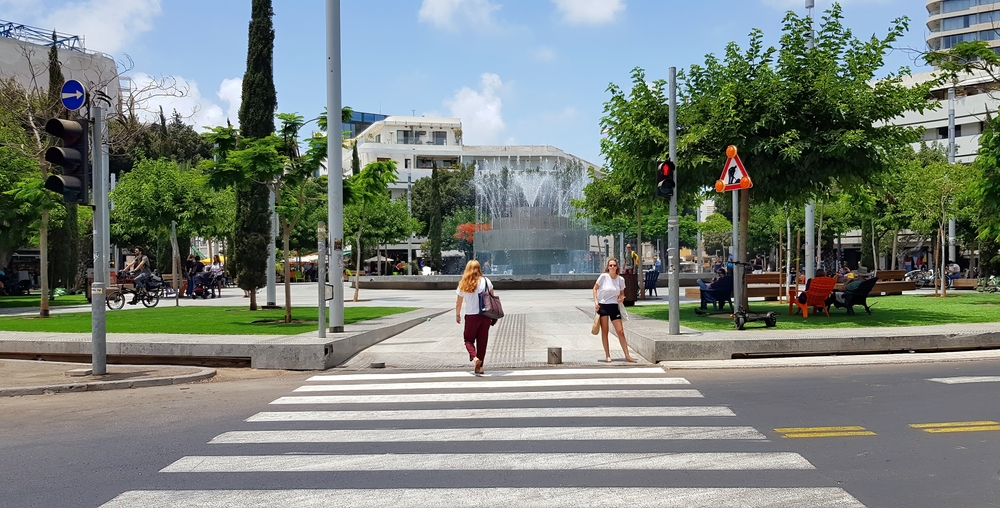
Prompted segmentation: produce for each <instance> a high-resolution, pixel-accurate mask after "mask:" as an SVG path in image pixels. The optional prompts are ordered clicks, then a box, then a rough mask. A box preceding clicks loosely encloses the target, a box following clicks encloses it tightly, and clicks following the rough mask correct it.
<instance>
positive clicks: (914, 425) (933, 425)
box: [910, 420, 1000, 429]
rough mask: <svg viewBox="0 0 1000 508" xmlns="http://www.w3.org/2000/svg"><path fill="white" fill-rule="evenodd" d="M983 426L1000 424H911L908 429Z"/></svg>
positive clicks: (985, 422) (982, 422)
mask: <svg viewBox="0 0 1000 508" xmlns="http://www.w3.org/2000/svg"><path fill="white" fill-rule="evenodd" d="M984 425H1000V423H997V422H994V421H989V420H986V421H979V422H941V423H911V424H910V427H913V428H914V429H935V428H944V427H979V426H984Z"/></svg>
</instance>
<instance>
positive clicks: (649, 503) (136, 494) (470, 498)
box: [104, 487, 864, 508]
mask: <svg viewBox="0 0 1000 508" xmlns="http://www.w3.org/2000/svg"><path fill="white" fill-rule="evenodd" d="M595 505H599V506H601V507H603V508H774V507H785V506H787V507H804V506H808V507H809V508H864V505H863V504H861V503H860V502H858V500H856V499H854V498H853V497H851V495H850V494H848V493H847V492H845V491H844V490H843V489H840V488H836V487H819V488H804V487H797V488H795V487H793V488H656V487H627V488H586V487H578V488H572V487H569V488H483V487H476V488H473V489H440V488H428V489H337V490H238V491H225V490H222V491H220V490H180V491H163V490H138V491H132V492H126V493H125V494H122V495H121V496H118V497H117V498H115V499H113V500H111V502H109V503H107V504H105V505H104V508H131V507H139V506H141V507H144V508H160V507H163V508H203V507H206V506H238V507H239V508H273V507H275V506H295V507H297V508H327V507H329V506H350V507H352V508H369V507H370V508H384V507H386V506H392V507H395V508H411V507H412V508H418V507H419V508H430V507H440V506H448V507H453V508H481V507H483V506H490V507H493V508H564V507H567V506H595Z"/></svg>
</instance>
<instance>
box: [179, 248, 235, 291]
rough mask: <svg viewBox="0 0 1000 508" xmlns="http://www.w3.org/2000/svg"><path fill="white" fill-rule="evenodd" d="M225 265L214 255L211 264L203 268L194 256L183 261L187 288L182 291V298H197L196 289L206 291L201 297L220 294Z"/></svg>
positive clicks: (202, 264)
mask: <svg viewBox="0 0 1000 508" xmlns="http://www.w3.org/2000/svg"><path fill="white" fill-rule="evenodd" d="M225 276H226V264H225V263H224V262H223V261H222V258H221V257H220V256H219V255H218V254H216V255H215V257H213V258H212V262H211V263H209V265H208V266H205V264H204V263H202V262H201V260H199V259H198V258H197V257H196V256H195V255H194V254H191V255H189V256H188V258H187V260H186V261H184V278H185V279H186V280H187V285H186V286H187V287H186V289H185V291H184V295H183V297H184V298H195V297H197V296H198V293H197V291H198V288H199V287H200V288H201V291H207V292H208V294H206V295H203V296H207V297H211V298H215V297H216V296H220V295H221V294H222V286H223V285H225Z"/></svg>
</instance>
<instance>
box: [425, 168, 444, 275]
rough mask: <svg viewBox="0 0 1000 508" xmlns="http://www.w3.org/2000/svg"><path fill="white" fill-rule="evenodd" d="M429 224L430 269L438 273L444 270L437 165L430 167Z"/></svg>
mask: <svg viewBox="0 0 1000 508" xmlns="http://www.w3.org/2000/svg"><path fill="white" fill-rule="evenodd" d="M431 203H432V204H431V207H432V209H431V223H430V225H429V227H428V235H427V236H429V237H430V238H428V240H429V241H430V259H429V260H428V261H429V262H430V265H431V268H432V269H434V270H437V271H438V272H439V273H440V272H441V270H442V269H443V268H444V267H443V266H441V221H442V220H443V219H442V218H441V176H440V173H439V172H438V167H437V163H434V165H433V166H432V167H431Z"/></svg>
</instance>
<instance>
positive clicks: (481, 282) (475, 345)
mask: <svg viewBox="0 0 1000 508" xmlns="http://www.w3.org/2000/svg"><path fill="white" fill-rule="evenodd" d="M486 291H489V292H490V294H491V295H492V294H493V283H492V282H490V280H489V279H487V278H486V277H484V276H483V270H482V267H480V266H479V261H476V260H475V259H473V260H471V261H469V262H468V263H466V264H465V273H463V274H462V280H461V281H459V283H458V290H456V291H455V292H456V293H457V294H458V299H457V300H456V301H455V322H456V323H459V324H461V323H462V304H463V303H464V304H465V333H464V339H465V349H467V350H468V351H469V361H472V362H475V366H476V367H475V372H476V374H482V373H483V362H485V360H486V343H487V341H488V340H489V335H490V325H491V324H492V320H491V319H490V318H488V317H486V316H484V315H482V313H481V309H480V308H479V295H480V294H482V293H483V292H486Z"/></svg>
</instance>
